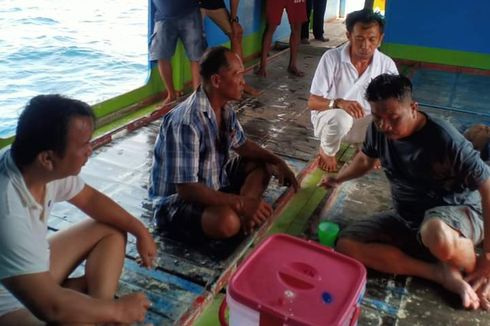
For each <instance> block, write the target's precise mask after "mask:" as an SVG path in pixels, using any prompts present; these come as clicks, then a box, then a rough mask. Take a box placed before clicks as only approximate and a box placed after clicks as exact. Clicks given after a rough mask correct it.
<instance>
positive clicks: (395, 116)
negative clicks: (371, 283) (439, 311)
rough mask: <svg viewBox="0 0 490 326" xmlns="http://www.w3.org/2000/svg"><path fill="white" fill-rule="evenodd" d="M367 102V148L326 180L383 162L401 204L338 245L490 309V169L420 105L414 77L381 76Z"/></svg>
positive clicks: (361, 224)
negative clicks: (415, 97) (478, 251)
mask: <svg viewBox="0 0 490 326" xmlns="http://www.w3.org/2000/svg"><path fill="white" fill-rule="evenodd" d="M366 99H367V100H368V101H369V103H370V104H371V109H372V111H371V112H372V115H373V122H372V123H371V124H370V125H369V128H368V131H367V134H366V139H365V141H364V144H363V148H362V151H360V152H359V153H358V154H357V155H356V156H355V158H354V159H353V161H352V163H351V164H349V165H348V166H347V167H346V168H345V169H342V170H341V171H340V172H339V174H338V175H337V176H327V177H325V178H324V179H323V180H322V182H321V183H322V185H323V186H324V187H327V188H330V187H336V186H338V185H339V184H341V183H342V182H345V181H347V180H351V179H354V178H357V177H360V176H362V175H364V174H366V173H367V172H368V171H370V170H371V169H372V168H373V166H374V164H375V162H376V160H377V159H379V160H380V161H381V166H382V167H383V170H384V171H385V174H386V176H387V178H388V180H389V182H390V186H391V196H392V201H393V207H394V209H393V210H392V211H388V212H383V213H380V214H377V215H375V216H371V217H369V218H367V219H364V220H360V221H357V222H354V223H352V224H350V225H348V226H347V227H346V228H344V229H343V230H342V231H341V233H340V236H339V240H338V241H337V246H336V247H337V250H338V251H339V252H342V253H344V254H346V255H349V256H351V257H353V258H355V259H358V260H359V261H361V262H362V263H364V264H365V265H366V266H367V267H369V268H372V269H375V270H378V271H381V272H384V273H394V274H399V275H411V276H417V277H421V278H424V279H427V280H430V281H433V282H436V283H438V284H440V285H442V286H444V287H445V288H446V289H448V290H449V291H452V292H454V293H456V294H458V295H459V296H460V298H461V301H462V304H463V306H464V307H465V308H469V309H477V308H479V307H480V308H482V309H485V310H487V309H489V308H490V302H489V299H490V282H489V280H490V169H489V167H488V166H487V165H486V164H485V163H484V162H483V161H482V160H481V158H480V155H479V153H478V151H476V150H474V149H473V146H472V144H471V143H470V142H469V141H467V140H466V139H465V138H464V137H463V135H461V134H460V133H459V132H458V131H457V130H456V129H455V128H454V127H453V126H451V125H450V124H449V123H447V122H445V121H442V120H439V119H436V118H434V117H431V116H429V115H428V114H425V113H423V112H420V111H419V110H418V105H417V103H416V102H414V101H413V99H412V84H411V83H410V80H408V78H406V77H404V76H399V75H390V74H382V75H379V76H378V77H376V78H375V79H373V81H372V82H371V83H370V84H369V86H368V88H367V91H366ZM482 242H483V252H482V253H481V254H480V255H479V256H477V255H476V254H475V246H477V245H479V244H480V243H482Z"/></svg>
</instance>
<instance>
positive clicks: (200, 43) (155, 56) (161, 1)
mask: <svg viewBox="0 0 490 326" xmlns="http://www.w3.org/2000/svg"><path fill="white" fill-rule="evenodd" d="M152 1H153V4H154V6H155V15H154V20H155V27H154V29H153V35H152V36H151V45H150V60H152V61H156V60H157V61H158V71H159V72H160V76H161V77H162V79H163V81H164V82H165V86H166V87H167V98H166V99H165V100H164V101H163V105H164V106H165V105H167V104H171V103H172V102H173V101H175V99H176V98H177V93H176V91H175V88H174V83H173V73H172V65H171V64H170V59H171V58H172V56H173V55H174V53H175V48H176V46H177V41H178V40H179V39H180V40H181V41H182V43H183V44H184V48H185V51H186V53H187V56H188V57H189V60H190V61H191V73H192V86H193V87H194V89H197V87H199V83H200V79H199V63H198V62H199V59H200V58H201V55H202V53H203V51H204V47H205V46H204V40H203V32H202V20H201V13H200V11H199V3H198V2H197V1H196V0H179V1H171V0H152Z"/></svg>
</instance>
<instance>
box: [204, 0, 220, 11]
mask: <svg viewBox="0 0 490 326" xmlns="http://www.w3.org/2000/svg"><path fill="white" fill-rule="evenodd" d="M199 6H200V7H201V8H202V9H207V10H216V9H221V8H225V9H226V6H225V2H224V1H223V0H200V1H199Z"/></svg>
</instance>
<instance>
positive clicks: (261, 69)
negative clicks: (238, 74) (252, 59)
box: [255, 66, 267, 77]
mask: <svg viewBox="0 0 490 326" xmlns="http://www.w3.org/2000/svg"><path fill="white" fill-rule="evenodd" d="M255 74H256V75H257V76H260V77H267V72H266V71H265V67H264V66H260V67H259V69H258V70H256V71H255Z"/></svg>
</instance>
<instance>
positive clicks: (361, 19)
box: [345, 8, 385, 34]
mask: <svg viewBox="0 0 490 326" xmlns="http://www.w3.org/2000/svg"><path fill="white" fill-rule="evenodd" d="M357 23H361V24H363V25H371V24H373V23H376V24H378V26H379V31H380V32H381V34H383V31H384V26H385V20H384V18H383V16H382V15H381V14H380V13H379V12H374V11H373V10H372V9H370V8H364V9H361V10H357V11H353V12H351V13H350V14H348V15H347V18H346V19H345V25H346V26H347V31H348V32H349V33H352V31H353V30H354V25H355V24H357Z"/></svg>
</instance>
